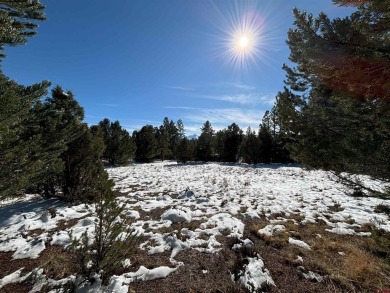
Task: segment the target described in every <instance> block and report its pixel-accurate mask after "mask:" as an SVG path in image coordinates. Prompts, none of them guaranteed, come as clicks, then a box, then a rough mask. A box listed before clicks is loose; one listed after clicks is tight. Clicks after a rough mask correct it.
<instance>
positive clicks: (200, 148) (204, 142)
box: [196, 120, 215, 162]
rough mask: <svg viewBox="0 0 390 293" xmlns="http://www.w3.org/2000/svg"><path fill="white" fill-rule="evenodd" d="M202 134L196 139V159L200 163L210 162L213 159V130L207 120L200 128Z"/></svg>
mask: <svg viewBox="0 0 390 293" xmlns="http://www.w3.org/2000/svg"><path fill="white" fill-rule="evenodd" d="M201 130H202V133H201V134H200V136H199V138H198V143H197V149H196V153H197V158H198V159H199V160H201V161H205V162H207V161H211V160H212V159H213V157H214V144H215V141H214V139H215V137H214V130H213V128H212V126H211V123H210V122H209V121H208V120H207V121H206V122H205V124H204V125H203V127H202V128H201Z"/></svg>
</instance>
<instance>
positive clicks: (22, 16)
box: [0, 0, 46, 106]
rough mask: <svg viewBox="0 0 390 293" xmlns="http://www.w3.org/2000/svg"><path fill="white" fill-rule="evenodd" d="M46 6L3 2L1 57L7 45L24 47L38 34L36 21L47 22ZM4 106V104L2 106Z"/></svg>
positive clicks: (27, 1) (21, 1) (30, 1)
mask: <svg viewBox="0 0 390 293" xmlns="http://www.w3.org/2000/svg"><path fill="white" fill-rule="evenodd" d="M44 9H45V6H43V5H42V4H41V3H40V2H39V1H37V0H18V1H1V5H0V57H4V56H5V55H4V53H2V51H3V50H4V46H5V45H9V46H16V45H23V44H25V43H26V42H27V38H28V37H31V36H33V35H35V34H36V31H35V29H36V28H37V27H38V25H37V23H36V21H42V20H45V19H46V17H45V15H44V13H43V10H44ZM2 106H4V104H2Z"/></svg>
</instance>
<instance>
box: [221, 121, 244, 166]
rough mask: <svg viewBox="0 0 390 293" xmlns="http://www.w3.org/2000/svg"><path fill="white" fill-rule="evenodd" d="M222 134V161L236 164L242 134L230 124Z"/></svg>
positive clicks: (234, 125)
mask: <svg viewBox="0 0 390 293" xmlns="http://www.w3.org/2000/svg"><path fill="white" fill-rule="evenodd" d="M224 132H225V133H224V136H223V137H224V142H223V154H222V159H223V161H224V162H237V160H238V155H239V152H238V151H239V148H240V145H241V142H242V139H243V132H242V130H241V129H240V127H239V126H238V125H237V124H236V123H232V124H231V125H230V126H228V128H227V129H226V130H225V131H224Z"/></svg>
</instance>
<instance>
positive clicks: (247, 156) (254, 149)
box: [240, 126, 261, 164]
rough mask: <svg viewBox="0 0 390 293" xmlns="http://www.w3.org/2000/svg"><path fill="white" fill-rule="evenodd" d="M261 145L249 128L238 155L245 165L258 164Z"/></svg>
mask: <svg viewBox="0 0 390 293" xmlns="http://www.w3.org/2000/svg"><path fill="white" fill-rule="evenodd" d="M260 151H261V145H260V139H259V136H258V135H257V134H256V132H255V131H252V129H251V127H250V126H249V127H248V129H247V130H246V133H245V136H244V139H243V140H242V143H241V147H240V154H241V156H242V158H243V160H244V162H245V163H248V164H257V163H259V162H260V159H261V158H260V155H261V153H260Z"/></svg>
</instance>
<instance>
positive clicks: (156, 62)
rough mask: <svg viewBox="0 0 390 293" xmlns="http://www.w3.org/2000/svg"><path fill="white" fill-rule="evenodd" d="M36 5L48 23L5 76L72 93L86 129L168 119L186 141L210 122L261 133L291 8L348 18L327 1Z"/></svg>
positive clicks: (13, 58) (14, 52)
mask: <svg viewBox="0 0 390 293" xmlns="http://www.w3.org/2000/svg"><path fill="white" fill-rule="evenodd" d="M41 2H42V3H44V4H45V5H46V7H47V8H46V15H47V18H48V20H47V21H45V22H42V23H40V27H39V29H38V35H37V36H35V37H33V38H31V39H30V40H29V42H28V44H27V45H25V46H19V47H13V48H7V49H6V54H7V58H6V59H5V60H3V62H2V63H3V64H2V68H3V71H4V73H5V74H6V75H7V76H9V77H10V78H12V79H14V80H17V81H18V82H20V83H22V84H26V85H28V84H31V83H33V82H38V81H41V80H44V79H46V80H50V81H51V82H52V83H53V85H56V84H59V85H61V86H62V87H63V88H64V89H65V90H71V91H72V92H73V93H74V95H75V98H76V99H77V100H78V102H79V103H80V104H81V105H82V106H83V107H84V109H85V113H86V117H85V121H86V122H87V123H89V124H96V123H98V122H99V121H100V120H102V119H103V118H105V117H107V118H109V119H110V120H112V121H114V120H119V121H120V123H121V125H123V126H124V127H125V128H126V129H128V130H129V131H130V132H132V131H133V130H134V129H139V128H141V127H142V126H143V125H146V124H152V125H154V126H158V125H160V124H161V123H162V120H163V118H164V117H166V116H167V117H168V118H169V119H172V120H174V121H177V120H178V119H182V120H183V122H184V126H185V128H186V134H187V135H191V134H194V133H199V132H200V127H201V126H202V124H203V123H204V122H205V121H206V120H209V121H210V122H211V124H212V125H213V127H214V128H215V129H222V128H225V127H227V126H228V125H230V124H231V123H233V122H236V123H237V124H238V125H239V126H240V127H242V128H244V129H246V127H247V126H251V127H252V128H257V127H258V125H259V123H260V122H261V119H262V117H263V114H264V112H265V111H266V110H267V109H270V108H271V107H272V104H273V102H274V97H275V95H276V93H277V92H278V91H279V90H281V89H282V88H283V79H284V71H283V70H282V69H281V67H282V64H283V63H285V62H287V61H288V55H289V50H288V47H287V45H286V44H285V40H286V38H287V31H288V29H289V28H291V27H292V22H293V16H292V9H293V7H298V8H299V9H301V10H306V11H308V12H312V13H314V14H318V12H320V11H324V12H325V13H327V14H328V15H329V16H330V17H332V18H333V17H342V16H345V15H349V14H350V12H351V9H349V8H340V7H337V6H335V5H333V4H332V2H331V0H317V1H309V0H292V1H286V0H257V1H249V0H237V1H230V0H215V1H211V0H115V1H107V0H82V1H80V0H51V1H50V0H44V1H41ZM245 23H246V24H247V25H246V26H245V25H244V24H245ZM243 26H245V27H246V28H245V29H241V28H242V27H243ZM237 29H238V30H241V31H245V33H246V32H247V31H250V36H251V37H250V38H251V41H250V42H251V48H250V49H247V51H246V53H245V54H244V53H242V52H238V53H237V51H232V50H233V46H234V45H233V43H234V41H232V40H234V38H235V32H236V31H237ZM232 42H233V43H232Z"/></svg>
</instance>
